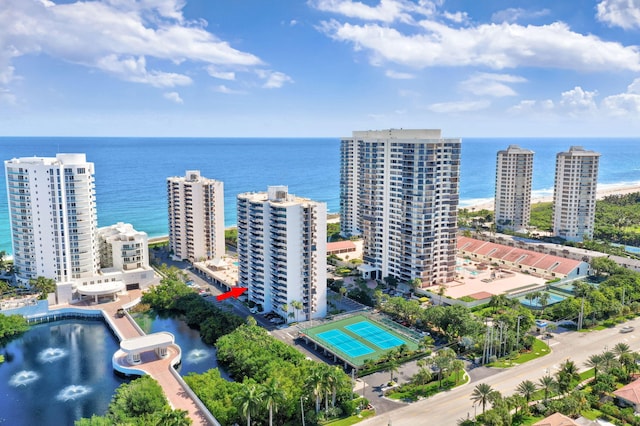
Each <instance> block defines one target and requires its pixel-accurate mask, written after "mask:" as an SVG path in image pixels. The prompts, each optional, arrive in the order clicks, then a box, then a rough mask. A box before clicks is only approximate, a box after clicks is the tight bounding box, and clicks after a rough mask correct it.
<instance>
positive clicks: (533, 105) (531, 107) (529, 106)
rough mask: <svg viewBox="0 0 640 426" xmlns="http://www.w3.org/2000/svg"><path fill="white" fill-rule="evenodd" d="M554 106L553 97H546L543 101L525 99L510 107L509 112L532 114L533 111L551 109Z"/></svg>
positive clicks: (538, 111)
mask: <svg viewBox="0 0 640 426" xmlns="http://www.w3.org/2000/svg"><path fill="white" fill-rule="evenodd" d="M554 108H555V105H554V103H553V101H552V100H551V99H545V100H541V101H537V100H533V99H525V100H522V101H520V102H519V103H518V104H516V105H514V106H512V107H511V108H509V109H508V110H507V112H508V113H510V114H513V115H519V114H523V115H530V114H531V113H540V112H546V111H551V110H553V109H554Z"/></svg>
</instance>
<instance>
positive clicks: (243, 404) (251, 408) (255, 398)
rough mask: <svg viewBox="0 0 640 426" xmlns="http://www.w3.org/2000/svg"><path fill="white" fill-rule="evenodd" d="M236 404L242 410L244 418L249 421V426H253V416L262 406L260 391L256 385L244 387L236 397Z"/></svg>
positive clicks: (251, 384) (250, 384)
mask: <svg viewBox="0 0 640 426" xmlns="http://www.w3.org/2000/svg"><path fill="white" fill-rule="evenodd" d="M235 402H236V404H238V406H239V408H240V413H241V414H242V417H244V418H246V419H247V426H251V414H253V413H255V412H256V410H257V409H258V407H259V406H260V390H259V389H258V385H256V384H255V383H249V384H246V385H244V386H242V389H241V390H240V392H239V393H238V395H237V396H236V401H235Z"/></svg>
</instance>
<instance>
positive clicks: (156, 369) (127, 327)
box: [50, 290, 217, 426]
mask: <svg viewBox="0 0 640 426" xmlns="http://www.w3.org/2000/svg"><path fill="white" fill-rule="evenodd" d="M128 293H129V294H128V296H124V297H122V296H121V298H120V300H116V301H115V302H108V303H100V304H89V303H88V302H82V303H77V304H73V305H57V306H52V307H51V308H50V312H55V309H56V308H68V307H74V308H81V309H92V310H102V311H103V312H104V314H105V315H106V316H108V317H109V320H110V323H111V324H112V326H113V327H114V328H115V330H114V331H115V332H116V334H117V335H119V336H120V337H121V338H122V339H131V338H134V337H139V336H141V335H142V334H141V333H140V332H139V331H138V329H137V328H136V327H135V326H134V325H133V324H132V323H131V321H130V320H129V317H128V316H126V315H125V316H118V315H116V314H117V311H118V309H120V308H121V307H122V306H123V305H126V304H128V303H129V300H135V299H137V298H139V297H140V296H141V294H142V293H141V291H140V290H129V292H128ZM124 298H126V299H127V300H126V301H125V300H124ZM178 354H179V348H178V347H177V346H171V347H169V356H168V357H166V358H159V357H157V356H156V355H155V353H154V352H145V353H143V354H142V356H141V358H142V363H140V364H138V365H135V366H129V365H127V366H128V367H132V368H135V369H137V370H142V371H144V372H145V373H146V374H148V375H150V376H151V377H153V378H154V379H155V380H156V381H157V382H158V383H159V385H160V386H161V387H162V389H163V391H164V394H165V396H166V397H167V399H168V401H169V404H170V405H171V407H172V408H174V409H180V410H185V411H187V412H188V413H189V418H190V419H191V420H192V421H193V424H194V425H200V426H215V425H216V424H217V423H214V422H211V421H210V420H209V419H208V416H207V415H206V414H205V413H204V412H203V411H202V410H201V409H200V408H199V407H198V403H197V402H196V401H195V400H194V399H193V398H192V397H191V395H190V390H189V389H186V388H185V386H184V385H183V384H182V383H180V380H179V379H178V378H177V377H176V376H177V373H174V372H172V370H173V367H172V365H171V361H172V360H173V359H175V357H176V356H177V355H178ZM120 362H125V363H126V359H122V360H120Z"/></svg>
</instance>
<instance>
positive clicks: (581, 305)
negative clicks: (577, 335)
mask: <svg viewBox="0 0 640 426" xmlns="http://www.w3.org/2000/svg"><path fill="white" fill-rule="evenodd" d="M583 319H584V297H583V298H582V303H581V304H580V313H579V314H578V331H580V330H582V321H583Z"/></svg>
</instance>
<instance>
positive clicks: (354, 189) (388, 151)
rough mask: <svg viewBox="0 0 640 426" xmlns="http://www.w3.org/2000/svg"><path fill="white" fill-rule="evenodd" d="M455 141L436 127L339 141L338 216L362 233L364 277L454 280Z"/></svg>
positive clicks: (348, 229)
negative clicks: (435, 128) (443, 135)
mask: <svg viewBox="0 0 640 426" xmlns="http://www.w3.org/2000/svg"><path fill="white" fill-rule="evenodd" d="M460 148H461V141H460V139H444V138H442V136H441V131H440V130H422V129H418V130H405V129H390V130H378V131H354V132H353V135H352V137H347V138H343V139H342V142H341V167H340V188H341V190H340V207H341V211H340V219H341V226H342V227H343V228H342V232H343V233H344V234H346V235H358V234H359V235H362V238H363V240H364V244H363V254H364V263H365V264H364V265H361V266H360V270H361V271H362V272H363V275H365V276H366V277H370V278H384V277H388V276H393V277H395V278H397V279H398V280H399V281H400V282H412V281H414V280H415V279H416V278H418V279H420V280H421V281H422V286H423V287H424V286H430V285H437V284H442V283H445V282H448V281H451V280H453V279H454V277H455V256H456V231H457V218H458V198H459V187H458V185H459V171H460Z"/></svg>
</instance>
